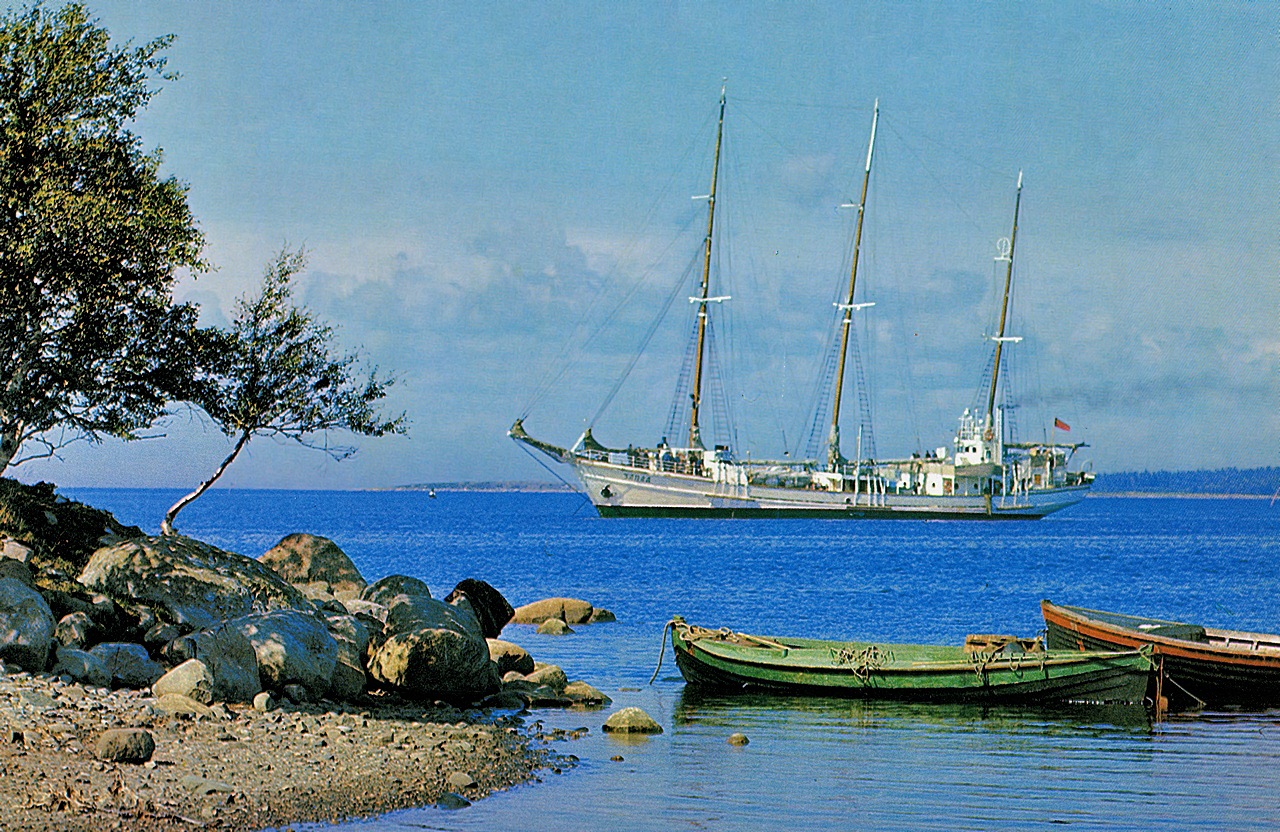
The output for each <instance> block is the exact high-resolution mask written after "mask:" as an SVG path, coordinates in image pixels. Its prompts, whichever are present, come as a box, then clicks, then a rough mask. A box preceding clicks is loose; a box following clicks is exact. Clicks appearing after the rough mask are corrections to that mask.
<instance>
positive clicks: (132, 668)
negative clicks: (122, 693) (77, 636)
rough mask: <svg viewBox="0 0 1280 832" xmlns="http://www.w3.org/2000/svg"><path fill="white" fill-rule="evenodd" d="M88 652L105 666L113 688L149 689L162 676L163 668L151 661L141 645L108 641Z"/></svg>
mask: <svg viewBox="0 0 1280 832" xmlns="http://www.w3.org/2000/svg"><path fill="white" fill-rule="evenodd" d="M89 652H90V653H92V654H93V655H95V656H97V657H98V658H99V659H100V660H101V661H102V663H103V665H105V666H106V668H107V672H108V673H110V674H111V684H112V685H113V686H115V687H125V688H149V687H151V684H152V683H153V682H155V680H156V679H159V678H160V677H161V676H163V675H164V667H163V666H162V665H161V664H160V663H159V662H157V661H153V660H152V658H151V656H150V655H149V654H148V653H147V648H145V647H143V646H142V645H141V644H132V643H129V642H110V641H108V642H103V643H102V644H98V645H95V646H94V648H93V649H92V650H90V651H89Z"/></svg>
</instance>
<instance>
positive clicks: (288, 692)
mask: <svg viewBox="0 0 1280 832" xmlns="http://www.w3.org/2000/svg"><path fill="white" fill-rule="evenodd" d="M284 695H285V698H287V699H288V700H289V701H290V702H293V703H295V704H297V705H305V704H307V703H308V702H310V701H311V696H310V695H309V694H308V693H307V689H306V687H305V686H304V685H299V684H288V685H285V686H284Z"/></svg>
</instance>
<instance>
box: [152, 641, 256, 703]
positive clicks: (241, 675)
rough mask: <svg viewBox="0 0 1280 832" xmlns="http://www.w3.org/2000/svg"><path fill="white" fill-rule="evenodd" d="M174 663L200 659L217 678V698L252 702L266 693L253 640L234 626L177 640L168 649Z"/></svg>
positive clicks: (214, 692)
mask: <svg viewBox="0 0 1280 832" xmlns="http://www.w3.org/2000/svg"><path fill="white" fill-rule="evenodd" d="M165 658H166V659H167V660H168V661H171V662H184V661H187V660H190V659H199V660H200V661H201V662H202V663H203V664H204V665H205V667H207V668H209V672H210V673H211V674H213V698H214V699H215V700H217V701H221V702H252V701H253V697H254V696H256V695H257V694H258V693H259V692H260V691H261V690H262V680H261V675H260V674H259V672H258V655H257V652H256V651H255V650H254V648H253V644H251V643H250V641H249V638H248V637H247V636H246V635H245V634H244V633H242V632H240V630H239V628H238V627H235V626H232V625H231V624H230V623H225V624H220V625H218V626H217V627H212V628H210V629H207V630H201V631H199V632H197V633H191V634H189V635H185V636H182V637H181V638H176V639H174V640H173V641H171V642H169V644H168V645H167V646H166V647H165Z"/></svg>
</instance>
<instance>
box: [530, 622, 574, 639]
mask: <svg viewBox="0 0 1280 832" xmlns="http://www.w3.org/2000/svg"><path fill="white" fill-rule="evenodd" d="M572 633H573V629H572V628H570V627H569V625H568V624H566V623H564V622H563V621H561V620H560V619H558V618H548V619H547V620H546V621H544V622H542V623H541V624H539V625H538V635H543V636H567V635H571V634H572Z"/></svg>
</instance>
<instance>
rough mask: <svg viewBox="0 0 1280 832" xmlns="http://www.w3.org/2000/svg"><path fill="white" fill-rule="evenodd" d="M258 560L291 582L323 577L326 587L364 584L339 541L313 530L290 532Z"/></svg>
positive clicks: (335, 589) (331, 589)
mask: <svg viewBox="0 0 1280 832" xmlns="http://www.w3.org/2000/svg"><path fill="white" fill-rule="evenodd" d="M258 560H259V561H261V562H262V563H264V564H266V565H267V566H269V567H271V569H272V570H274V571H275V573H276V574H277V575H279V576H280V577H282V578H284V579H285V580H286V581H288V582H289V583H291V584H313V583H316V582H320V581H323V582H324V583H326V584H328V585H329V588H328V589H326V590H325V591H326V592H328V593H331V594H336V593H338V592H340V591H346V592H355V593H357V594H358V593H360V592H361V591H362V590H364V588H365V586H366V581H365V579H364V577H363V576H362V575H361V574H360V570H359V569H357V568H356V565H355V564H354V563H352V562H351V558H349V557H347V555H346V553H345V552H343V551H342V549H340V548H338V544H336V543H334V542H333V541H332V540H330V539H329V538H327V537H319V536H317V535H314V534H304V533H298V534H291V535H288V536H286V537H285V538H284V539H282V540H281V541H280V542H279V543H277V544H276V545H275V546H272V547H271V548H270V549H268V550H267V551H266V552H265V553H264V554H263V555H262V557H260V558H258Z"/></svg>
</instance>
